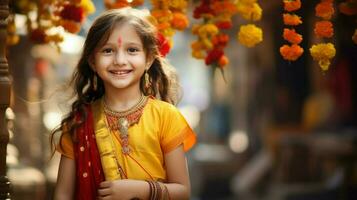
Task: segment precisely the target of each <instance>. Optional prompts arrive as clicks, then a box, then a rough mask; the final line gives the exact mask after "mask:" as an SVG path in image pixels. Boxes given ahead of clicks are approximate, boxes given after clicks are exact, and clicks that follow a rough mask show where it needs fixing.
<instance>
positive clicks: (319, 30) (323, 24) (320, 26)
mask: <svg viewBox="0 0 357 200" xmlns="http://www.w3.org/2000/svg"><path fill="white" fill-rule="evenodd" d="M314 32H315V34H316V35H317V36H318V37H325V38H330V37H332V36H333V27H332V23H331V22H330V21H319V22H316V24H315V29H314Z"/></svg>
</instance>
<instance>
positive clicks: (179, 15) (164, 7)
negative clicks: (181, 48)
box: [151, 0, 189, 51]
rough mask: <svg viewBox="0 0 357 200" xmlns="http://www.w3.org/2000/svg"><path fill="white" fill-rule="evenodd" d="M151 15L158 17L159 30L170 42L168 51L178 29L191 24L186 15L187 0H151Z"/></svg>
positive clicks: (181, 29) (180, 29)
mask: <svg viewBox="0 0 357 200" xmlns="http://www.w3.org/2000/svg"><path fill="white" fill-rule="evenodd" d="M151 4H152V9H151V15H152V16H153V17H154V18H155V19H156V22H155V23H156V26H157V28H158V31H159V32H160V33H161V34H162V35H163V36H164V37H165V38H166V40H167V41H168V44H169V46H168V47H169V48H168V51H169V50H170V48H171V47H172V45H173V41H172V37H173V35H174V34H175V31H176V30H179V31H183V30H184V29H186V28H187V27H188V25H189V20H188V18H187V16H186V10H187V4H188V2H187V0H171V1H167V0H151Z"/></svg>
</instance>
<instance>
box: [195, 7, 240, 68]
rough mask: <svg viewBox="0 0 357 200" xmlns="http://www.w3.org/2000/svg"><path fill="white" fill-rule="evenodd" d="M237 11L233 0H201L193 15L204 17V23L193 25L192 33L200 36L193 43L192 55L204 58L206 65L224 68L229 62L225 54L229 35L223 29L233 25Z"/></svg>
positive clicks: (198, 17)
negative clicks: (233, 17)
mask: <svg viewBox="0 0 357 200" xmlns="http://www.w3.org/2000/svg"><path fill="white" fill-rule="evenodd" d="M236 13H237V8H236V6H235V4H234V3H233V1H232V0H222V1H217V0H201V1H200V3H199V5H197V6H196V7H195V9H194V11H193V17H194V18H196V19H203V23H202V24H195V25H193V27H192V33H193V34H194V35H197V37H198V38H197V40H196V41H194V42H192V44H191V48H192V56H193V57H195V58H197V59H204V60H205V64H206V65H211V66H213V67H219V68H220V69H223V68H224V67H225V66H226V65H227V64H228V63H229V60H228V58H227V57H226V56H225V55H224V48H225V47H226V45H227V43H228V41H229V36H228V35H227V34H225V33H223V32H222V30H225V29H230V28H231V27H232V20H231V18H232V16H233V15H234V14H236ZM222 73H223V71H222Z"/></svg>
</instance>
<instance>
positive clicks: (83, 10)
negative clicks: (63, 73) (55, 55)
mask: <svg viewBox="0 0 357 200" xmlns="http://www.w3.org/2000/svg"><path fill="white" fill-rule="evenodd" d="M12 6H13V7H15V9H17V12H19V13H21V14H24V15H25V16H26V17H27V21H26V27H27V32H28V36H29V37H30V39H31V40H32V41H34V42H35V43H38V44H45V43H51V44H54V45H55V46H56V47H57V48H58V50H60V48H59V43H60V42H62V41H63V36H62V34H61V33H60V32H59V31H55V30H56V29H54V28H56V27H63V28H64V30H66V31H67V32H70V33H77V32H79V30H80V28H81V25H82V23H83V22H84V20H85V18H86V16H87V15H88V14H91V13H93V12H94V11H95V7H94V4H93V3H92V1H91V0H72V1H69V0H56V1H55V0H42V1H36V2H34V1H32V0H19V1H13V4H12ZM31 12H37V15H36V16H35V18H34V17H30V13H31ZM13 29H16V27H15V24H14V23H9V30H10V31H11V30H13ZM10 35H11V34H10ZM17 41H18V38H17V39H16V36H14V39H11V40H10V41H9V42H11V43H12V44H15V43H16V42H17Z"/></svg>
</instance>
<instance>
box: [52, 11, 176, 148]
mask: <svg viewBox="0 0 357 200" xmlns="http://www.w3.org/2000/svg"><path fill="white" fill-rule="evenodd" d="M150 19H151V18H150V14H149V12H148V11H147V12H145V11H141V10H137V9H133V8H123V9H113V10H109V11H106V12H104V13H103V14H101V15H100V16H99V17H98V18H97V19H96V20H95V21H94V22H93V25H92V26H91V28H90V29H89V32H88V35H87V38H86V40H85V43H84V47H83V52H82V55H81V57H80V59H79V61H78V64H77V66H76V69H75V71H74V73H73V76H72V78H71V81H70V83H69V85H70V86H72V87H73V97H75V101H74V102H73V103H72V106H71V110H70V112H69V113H68V115H67V116H66V117H65V118H64V119H63V120H62V121H61V124H60V126H59V127H58V128H56V129H55V130H54V131H53V132H52V134H51V137H50V142H51V144H52V148H54V147H55V142H54V135H55V133H57V132H60V131H62V133H65V132H66V133H69V134H70V135H71V137H72V140H73V141H74V142H75V141H77V139H76V135H75V130H76V129H77V128H78V127H79V126H80V125H82V124H83V123H84V121H85V120H86V118H87V113H86V106H88V105H89V104H91V103H92V102H94V101H95V100H97V99H99V98H101V97H102V96H103V95H104V93H105V89H104V85H103V81H102V80H101V79H100V78H99V77H98V76H97V75H96V73H95V72H94V71H93V70H92V68H91V67H90V65H89V61H90V59H92V58H93V57H94V53H95V52H96V51H97V49H98V48H100V47H101V46H102V45H104V44H105V42H106V41H107V40H108V38H109V36H110V34H111V33H112V31H113V29H114V28H115V26H117V25H120V24H124V23H125V24H130V25H132V26H133V27H134V29H135V30H136V32H137V34H138V35H139V36H140V38H141V41H142V43H143V46H144V49H145V51H146V56H147V58H152V59H153V63H152V66H151V67H150V68H149V70H148V71H147V72H148V73H149V76H150V82H151V88H149V89H145V87H144V83H143V82H144V81H143V80H144V76H143V77H142V78H141V80H140V90H141V91H142V92H143V93H144V94H145V95H152V96H155V97H156V98H159V99H161V100H163V101H166V102H169V103H172V104H176V103H177V101H178V100H179V98H180V89H179V88H180V87H179V85H178V81H177V76H176V72H175V70H174V68H173V67H172V66H171V65H170V64H169V63H168V62H167V61H166V60H165V58H163V57H161V56H160V54H159V50H158V41H157V37H156V35H157V29H156V28H155V26H154V25H153V23H151V21H150ZM95 76H97V77H96V78H97V86H94V84H95V81H94V79H95V78H94V77H95ZM62 136H63V134H62V135H61V138H62ZM61 138H60V140H61ZM60 147H61V143H60Z"/></svg>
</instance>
